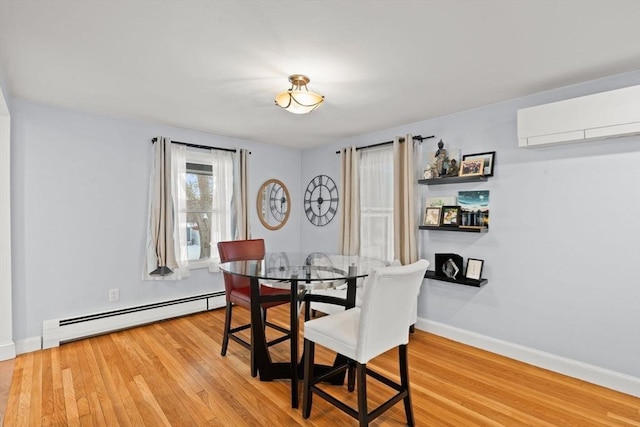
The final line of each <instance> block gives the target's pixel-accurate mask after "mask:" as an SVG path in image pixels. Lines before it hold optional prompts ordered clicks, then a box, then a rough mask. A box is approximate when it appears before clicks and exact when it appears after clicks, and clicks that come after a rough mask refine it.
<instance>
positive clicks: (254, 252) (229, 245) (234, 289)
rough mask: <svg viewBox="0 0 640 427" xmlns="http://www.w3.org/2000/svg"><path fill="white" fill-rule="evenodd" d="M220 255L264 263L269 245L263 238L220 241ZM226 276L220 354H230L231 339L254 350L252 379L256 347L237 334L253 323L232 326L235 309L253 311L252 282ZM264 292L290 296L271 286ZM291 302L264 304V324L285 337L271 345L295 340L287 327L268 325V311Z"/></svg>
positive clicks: (223, 258) (253, 369)
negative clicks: (266, 244) (266, 245)
mask: <svg viewBox="0 0 640 427" xmlns="http://www.w3.org/2000/svg"><path fill="white" fill-rule="evenodd" d="M218 252H219V253H220V261H221V262H229V261H248V260H261V259H264V255H265V245H264V240H263V239H251V240H232V241H227V242H218ZM223 274H224V290H225V298H226V300H227V305H226V311H225V316H224V332H223V336H222V349H221V351H220V354H221V355H222V356H225V355H226V354H227V346H228V345H229V339H232V340H233V341H236V342H237V343H239V344H240V345H242V346H243V347H246V348H248V349H249V350H251V376H252V377H255V376H256V375H258V369H257V367H256V363H255V360H254V354H253V350H252V344H253V343H250V342H247V341H245V340H244V339H242V338H241V337H239V336H237V335H235V334H236V333H237V332H240V331H243V330H245V329H249V328H251V323H248V324H244V325H239V326H236V327H231V318H232V314H233V307H235V306H237V307H242V308H245V309H247V310H249V311H251V287H250V284H251V281H250V280H251V279H249V278H248V277H244V276H238V275H234V274H229V273H226V272H225V273H223ZM260 293H261V294H263V295H283V294H284V295H289V293H290V292H289V291H288V290H286V289H276V288H271V287H269V286H260ZM288 303H289V302H288V301H278V302H270V303H263V304H262V306H261V309H262V322H263V324H264V325H265V326H269V327H271V328H273V329H276V330H278V331H280V332H282V333H284V334H285V335H283V336H280V337H278V338H276V339H274V340H272V341H269V342H268V343H267V345H268V346H271V345H274V344H278V343H280V342H283V341H286V340H288V339H290V338H291V331H289V330H288V329H286V328H283V327H281V326H279V325H276V324H273V323H270V322H267V309H268V308H270V307H275V306H277V305H282V304H288Z"/></svg>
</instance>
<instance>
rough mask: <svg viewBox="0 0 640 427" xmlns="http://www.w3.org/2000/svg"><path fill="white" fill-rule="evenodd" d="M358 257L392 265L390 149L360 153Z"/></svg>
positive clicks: (383, 147) (384, 148) (376, 148)
mask: <svg viewBox="0 0 640 427" xmlns="http://www.w3.org/2000/svg"><path fill="white" fill-rule="evenodd" d="M359 153H360V159H359V161H360V163H359V172H360V212H361V226H360V255H362V256H367V257H373V258H377V259H382V260H385V261H389V262H390V261H392V260H393V259H394V254H393V241H394V227H393V224H394V217H395V212H394V210H393V179H394V178H393V147H392V146H390V145H385V146H380V147H375V148H368V149H366V150H360V151H359Z"/></svg>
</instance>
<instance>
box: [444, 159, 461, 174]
mask: <svg viewBox="0 0 640 427" xmlns="http://www.w3.org/2000/svg"><path fill="white" fill-rule="evenodd" d="M459 173H460V166H458V162H456V159H451V161H450V162H449V169H447V176H458V174H459Z"/></svg>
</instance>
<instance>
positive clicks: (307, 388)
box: [302, 340, 315, 418]
mask: <svg viewBox="0 0 640 427" xmlns="http://www.w3.org/2000/svg"><path fill="white" fill-rule="evenodd" d="M314 352H315V343H314V342H313V341H310V340H304V380H303V383H302V417H303V418H309V416H310V415H311V400H312V399H311V398H312V394H313V393H312V392H311V380H313V358H314Z"/></svg>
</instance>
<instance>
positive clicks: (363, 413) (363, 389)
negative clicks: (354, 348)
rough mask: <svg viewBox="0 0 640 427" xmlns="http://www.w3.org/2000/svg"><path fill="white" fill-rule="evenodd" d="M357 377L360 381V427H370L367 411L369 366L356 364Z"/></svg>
mask: <svg viewBox="0 0 640 427" xmlns="http://www.w3.org/2000/svg"><path fill="white" fill-rule="evenodd" d="M356 376H357V380H358V385H357V387H358V422H359V424H360V427H364V426H368V425H369V416H368V415H369V413H368V410H367V364H366V363H358V362H356Z"/></svg>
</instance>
